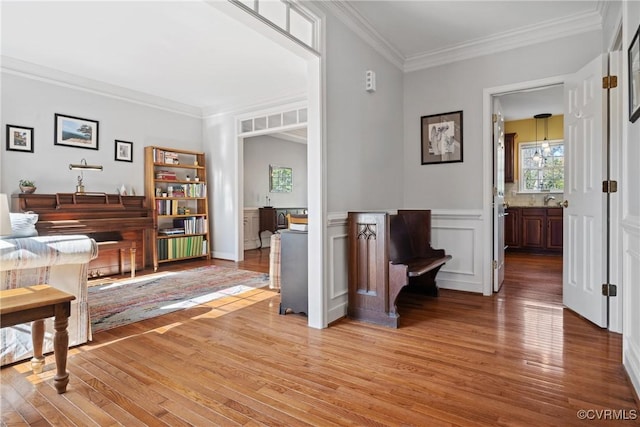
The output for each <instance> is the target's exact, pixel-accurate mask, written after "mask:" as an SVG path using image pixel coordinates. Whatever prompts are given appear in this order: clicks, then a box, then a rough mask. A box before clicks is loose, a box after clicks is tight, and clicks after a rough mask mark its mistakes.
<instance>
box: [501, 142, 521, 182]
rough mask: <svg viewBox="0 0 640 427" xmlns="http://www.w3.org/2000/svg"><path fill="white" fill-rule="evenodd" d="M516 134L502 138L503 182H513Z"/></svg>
mask: <svg viewBox="0 0 640 427" xmlns="http://www.w3.org/2000/svg"><path fill="white" fill-rule="evenodd" d="M517 137H518V134H517V133H508V134H506V135H505V136H504V182H514V174H515V164H514V163H515V152H516V151H515V150H516V138H517Z"/></svg>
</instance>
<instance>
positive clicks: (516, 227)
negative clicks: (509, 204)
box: [504, 208, 521, 249]
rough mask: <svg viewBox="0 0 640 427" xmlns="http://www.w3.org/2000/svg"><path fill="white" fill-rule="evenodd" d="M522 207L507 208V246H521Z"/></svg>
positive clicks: (515, 247)
mask: <svg viewBox="0 0 640 427" xmlns="http://www.w3.org/2000/svg"><path fill="white" fill-rule="evenodd" d="M520 212H521V209H520V208H507V209H506V210H505V214H506V216H505V217H504V244H505V246H507V248H510V249H517V248H520Z"/></svg>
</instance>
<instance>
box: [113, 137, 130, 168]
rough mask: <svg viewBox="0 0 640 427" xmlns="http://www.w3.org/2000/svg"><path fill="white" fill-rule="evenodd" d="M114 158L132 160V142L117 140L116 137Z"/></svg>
mask: <svg viewBox="0 0 640 427" xmlns="http://www.w3.org/2000/svg"><path fill="white" fill-rule="evenodd" d="M116 160H118V161H121V162H133V142H128V141H118V140H117V139H116Z"/></svg>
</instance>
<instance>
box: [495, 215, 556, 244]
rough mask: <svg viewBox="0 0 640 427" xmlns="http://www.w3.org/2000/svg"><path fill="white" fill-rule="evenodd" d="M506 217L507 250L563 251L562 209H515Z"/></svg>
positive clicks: (505, 237)
mask: <svg viewBox="0 0 640 427" xmlns="http://www.w3.org/2000/svg"><path fill="white" fill-rule="evenodd" d="M506 212H507V213H508V214H509V215H507V216H506V217H505V225H504V226H505V230H504V243H505V245H506V246H507V249H512V250H522V251H532V252H545V251H550V252H559V251H562V243H563V242H562V208H544V207H535V208H528V207H514V208H508V209H507V210H506Z"/></svg>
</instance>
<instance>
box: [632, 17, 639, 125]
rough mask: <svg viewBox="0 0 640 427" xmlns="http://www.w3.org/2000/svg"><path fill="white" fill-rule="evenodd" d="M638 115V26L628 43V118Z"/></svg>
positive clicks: (633, 119) (636, 118)
mask: <svg viewBox="0 0 640 427" xmlns="http://www.w3.org/2000/svg"><path fill="white" fill-rule="evenodd" d="M638 117H640V26H638V30H637V31H636V35H635V36H634V37H633V40H632V41H631V44H630V45H629V120H630V121H631V123H633V122H635V121H636V120H638Z"/></svg>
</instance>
